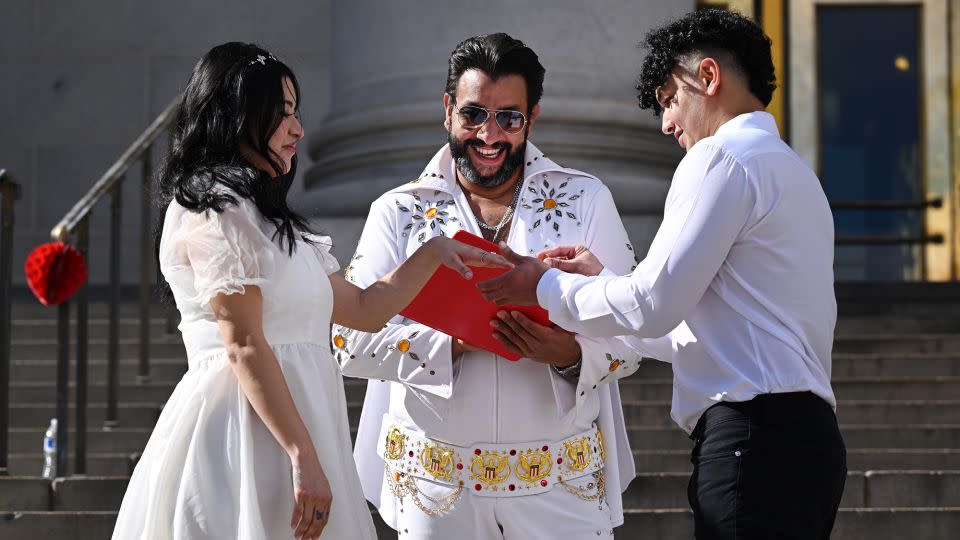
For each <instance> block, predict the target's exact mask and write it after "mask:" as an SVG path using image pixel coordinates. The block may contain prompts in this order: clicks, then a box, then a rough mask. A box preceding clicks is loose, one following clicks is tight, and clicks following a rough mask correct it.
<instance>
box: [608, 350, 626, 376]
mask: <svg viewBox="0 0 960 540" xmlns="http://www.w3.org/2000/svg"><path fill="white" fill-rule="evenodd" d="M607 361H608V362H610V367H609V368H608V369H609V370H610V371H611V372H613V371H616V370H617V368H618V367H620V366H622V365H623V364H624V361H623V360H620V359H619V358H614V357H613V356H612V355H611V354H610V353H607Z"/></svg>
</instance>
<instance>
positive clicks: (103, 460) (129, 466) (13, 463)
mask: <svg viewBox="0 0 960 540" xmlns="http://www.w3.org/2000/svg"><path fill="white" fill-rule="evenodd" d="M138 456H139V454H138V453H130V452H94V453H90V452H87V474H89V475H94V476H130V475H131V474H132V473H133V467H134V465H135V464H136V458H137V457H138ZM67 460H68V463H69V464H70V465H69V466H70V467H71V468H72V467H74V464H75V463H76V461H75V456H74V454H73V453H72V452H71V453H70V454H68V455H67ZM7 468H8V470H9V472H10V474H11V475H14V476H32V475H38V474H40V473H41V471H43V455H42V454H41V453H40V451H39V449H37V450H36V451H33V452H26V453H18V454H10V455H8V456H7ZM0 508H2V506H0Z"/></svg>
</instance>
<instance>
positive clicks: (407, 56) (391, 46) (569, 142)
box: [301, 0, 693, 257]
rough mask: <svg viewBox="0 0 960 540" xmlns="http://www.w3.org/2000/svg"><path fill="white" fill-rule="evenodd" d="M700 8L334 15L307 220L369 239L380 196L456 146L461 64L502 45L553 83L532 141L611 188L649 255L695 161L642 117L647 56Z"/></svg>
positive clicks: (395, 8) (615, 6) (359, 9)
mask: <svg viewBox="0 0 960 540" xmlns="http://www.w3.org/2000/svg"><path fill="white" fill-rule="evenodd" d="M692 4H693V3H692V2H674V1H671V0H643V1H638V0H607V1H597V2H582V1H580V0H554V1H550V2H545V1H539V2H534V1H527V2H517V1H508V0H490V1H487V2H484V3H482V4H477V3H476V2H463V1H459V0H456V1H451V0H421V1H417V2H384V1H382V0H352V1H350V2H346V1H343V2H340V1H338V2H334V3H333V9H332V20H331V25H330V28H331V29H332V30H331V31H332V36H331V38H332V51H331V54H332V62H331V65H332V73H331V81H332V89H331V97H332V99H331V106H330V113H329V115H328V116H327V117H326V118H325V119H324V120H323V122H322V123H321V124H320V125H319V126H309V127H311V128H312V129H311V130H310V131H311V132H312V133H313V135H311V136H310V137H309V139H308V147H309V152H310V156H311V157H312V158H313V160H314V163H313V166H312V168H311V169H310V170H309V171H308V172H307V174H306V175H305V183H306V189H307V192H306V194H305V195H304V200H303V201H302V202H301V206H302V207H303V208H305V209H307V210H308V211H309V212H311V213H312V214H313V215H315V216H317V217H318V218H320V222H321V225H323V224H324V223H327V224H328V225H327V228H328V229H332V230H331V232H333V233H335V236H337V240H339V242H338V243H339V244H340V245H343V244H344V243H349V242H350V237H352V236H355V234H357V231H358V226H357V225H356V224H353V225H351V226H350V227H343V226H344V225H346V224H347V223H348V222H353V221H354V220H355V219H356V218H361V219H362V218H363V217H364V216H365V215H366V212H367V209H368V207H369V204H370V202H371V201H372V200H373V199H374V198H376V197H377V196H378V195H379V194H380V193H382V192H384V191H386V190H387V189H390V188H391V187H394V186H396V185H399V184H402V183H404V182H406V181H408V180H409V179H411V178H414V177H415V176H417V175H418V174H419V172H420V171H421V170H422V168H423V166H424V165H425V164H426V162H427V160H428V159H429V158H430V157H431V156H432V155H433V154H434V153H435V152H436V150H437V149H438V148H439V147H440V146H441V145H442V144H443V143H444V142H445V140H446V133H445V131H444V128H443V124H442V123H443V107H442V103H441V100H442V96H443V91H444V86H445V82H446V67H447V58H448V56H449V54H450V51H451V50H453V47H454V46H455V45H456V44H457V43H458V42H459V41H461V40H462V39H464V38H467V37H469V36H473V35H477V34H482V33H490V32H501V31H502V32H507V33H509V34H510V35H512V36H513V37H515V38H518V39H520V40H523V41H524V42H525V43H526V44H527V45H529V46H530V47H531V48H532V49H533V50H534V51H536V52H537V54H538V55H539V56H540V60H541V63H543V65H544V66H545V67H546V70H547V73H546V80H545V83H544V97H543V100H542V101H541V113H540V118H539V120H538V122H537V124H536V126H535V129H534V131H533V133H532V134H531V140H532V141H533V142H534V143H535V144H536V145H537V146H539V147H540V148H541V149H542V150H543V151H544V152H545V153H546V154H547V155H548V156H550V157H551V158H553V159H554V160H556V161H557V162H558V163H560V164H562V165H564V166H569V167H574V168H578V169H582V170H584V171H586V172H589V173H591V174H594V175H597V176H599V177H600V178H601V179H602V180H603V181H604V182H605V183H606V184H607V185H608V186H610V188H611V190H612V191H613V192H614V196H615V197H616V201H617V204H618V207H619V210H620V211H621V213H622V214H624V217H625V222H626V223H627V225H628V229H629V231H630V233H631V238H632V239H633V241H634V243H635V244H637V247H638V249H639V250H640V252H641V253H643V252H644V251H645V250H646V246H647V244H648V243H649V240H650V238H651V237H652V233H653V232H654V231H655V228H656V226H657V224H658V223H659V217H660V214H661V212H662V209H663V199H664V196H665V194H666V191H667V188H668V186H669V181H670V176H671V174H672V172H673V167H674V166H675V165H676V163H677V162H678V161H679V159H680V157H681V155H682V154H681V150H680V149H679V147H678V146H677V145H676V143H675V142H674V141H673V140H672V139H671V138H668V137H665V136H663V135H661V134H660V133H659V119H657V118H654V117H653V116H652V115H651V114H650V112H648V111H641V110H639V109H638V108H637V106H636V91H635V90H634V88H633V87H634V83H635V79H636V75H637V73H638V71H639V65H640V61H641V60H642V58H643V51H641V50H640V49H639V48H638V47H637V43H638V42H639V41H640V40H641V39H642V38H643V36H644V35H645V33H646V32H647V30H648V29H649V28H650V27H652V26H653V25H655V24H658V23H659V22H661V21H663V20H664V19H665V18H667V17H671V16H676V15H679V14H681V13H683V12H684V11H686V10H688V9H690V8H691V7H692ZM331 218H348V219H347V220H346V221H344V220H342V219H336V220H335V221H330V219H331ZM345 249H346V250H347V251H349V249H350V248H345ZM339 255H340V256H341V257H342V256H343V255H344V252H343V250H340V253H339ZM348 256H349V254H348Z"/></svg>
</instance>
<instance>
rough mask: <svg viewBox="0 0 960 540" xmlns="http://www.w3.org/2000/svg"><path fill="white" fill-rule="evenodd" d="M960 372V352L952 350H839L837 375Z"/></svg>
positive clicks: (834, 370)
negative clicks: (897, 351)
mask: <svg viewBox="0 0 960 540" xmlns="http://www.w3.org/2000/svg"><path fill="white" fill-rule="evenodd" d="M945 375H946V376H954V377H956V376H960V352H957V351H953V352H950V353H896V352H876V353H836V354H834V355H833V377H834V378H853V377H930V376H945Z"/></svg>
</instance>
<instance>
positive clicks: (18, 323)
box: [10, 317, 180, 340]
mask: <svg viewBox="0 0 960 540" xmlns="http://www.w3.org/2000/svg"><path fill="white" fill-rule="evenodd" d="M149 324H150V336H151V337H152V338H166V337H169V336H171V335H175V336H176V337H177V338H179V335H180V334H179V331H178V330H177V328H176V327H174V328H173V332H167V321H166V319H160V318H152V319H150V321H149ZM87 325H88V326H87V328H88V330H87V331H88V332H89V334H88V335H89V336H90V338H95V339H107V337H108V336H109V335H110V321H109V319H106V318H103V317H97V318H90V319H88V321H87ZM57 327H58V324H57V320H56V319H55V318H53V319H49V318H42V319H24V318H21V319H17V318H15V319H13V321H12V325H11V328H10V331H11V333H10V335H11V336H12V337H13V339H48V340H56V339H57ZM117 330H118V331H119V335H120V338H121V339H139V338H140V319H138V318H131V317H123V318H120V319H118V320H117ZM70 337H71V339H76V337H77V321H76V319H72V320H71V321H70Z"/></svg>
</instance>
